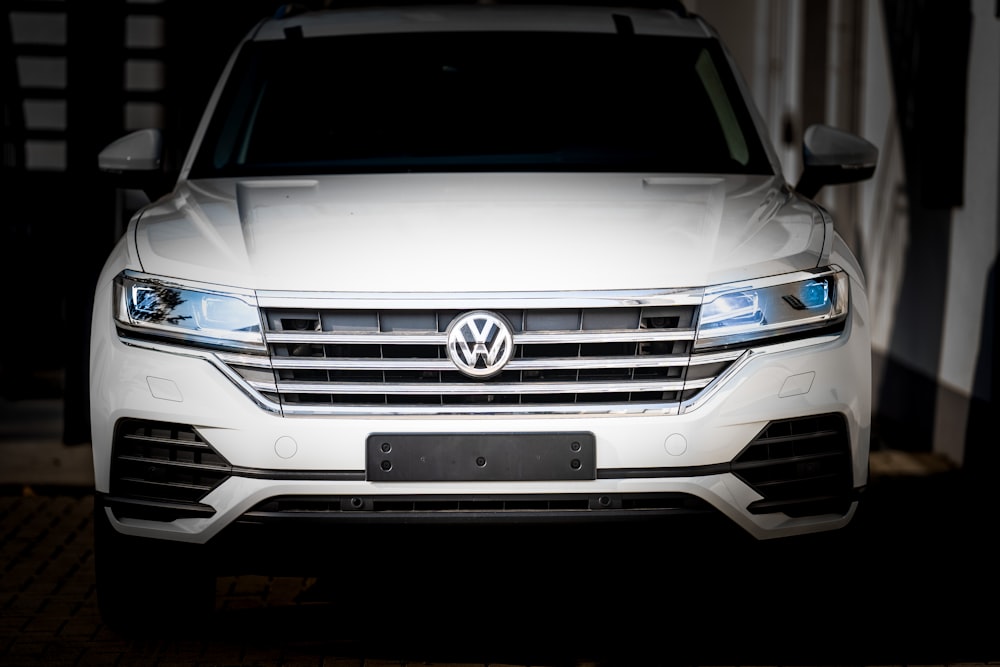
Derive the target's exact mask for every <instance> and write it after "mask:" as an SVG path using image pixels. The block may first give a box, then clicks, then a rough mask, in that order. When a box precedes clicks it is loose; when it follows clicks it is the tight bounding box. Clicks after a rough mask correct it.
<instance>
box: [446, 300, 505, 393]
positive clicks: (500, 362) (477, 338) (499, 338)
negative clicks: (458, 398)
mask: <svg viewBox="0 0 1000 667" xmlns="http://www.w3.org/2000/svg"><path fill="white" fill-rule="evenodd" d="M513 354H514V339H513V337H512V336H511V326H510V324H508V323H507V320H505V319H504V318H503V316H501V315H497V314H496V313H491V312H489V311H486V310H476V311H473V312H471V313H465V314H464V315H461V316H459V317H457V318H455V319H454V320H452V323H451V325H450V326H449V327H448V358H449V359H451V361H452V363H453V364H455V366H456V367H457V368H458V370H460V371H462V372H463V373H465V374H466V375H468V376H469V377H474V378H478V379H485V378H488V377H491V376H493V375H496V374H497V373H499V372H500V371H501V370H502V369H503V367H504V366H505V365H506V364H507V362H508V361H510V358H511V356H512V355H513Z"/></svg>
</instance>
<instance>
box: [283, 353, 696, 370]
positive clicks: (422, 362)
mask: <svg viewBox="0 0 1000 667" xmlns="http://www.w3.org/2000/svg"><path fill="white" fill-rule="evenodd" d="M688 361H689V357H686V356H678V357H652V356H651V357H584V358H578V357H560V358H552V359H513V360H512V361H510V362H509V363H508V364H507V365H506V366H504V370H510V371H524V370H551V369H560V370H562V369H565V370H595V369H603V368H619V369H620V368H672V367H678V366H687V365H688ZM271 363H272V366H273V367H274V368H275V369H279V370H368V371H439V372H444V371H454V370H456V367H455V364H454V363H453V362H452V361H451V360H449V359H353V358H352V359H324V358H318V357H274V358H273V359H272V360H271Z"/></svg>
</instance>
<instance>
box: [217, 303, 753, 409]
mask: <svg viewBox="0 0 1000 667" xmlns="http://www.w3.org/2000/svg"><path fill="white" fill-rule="evenodd" d="M700 296H701V295H700V293H698V294H691V293H680V294H670V295H669V296H666V297H664V296H662V295H659V297H660V298H654V299H642V298H638V295H635V297H636V298H624V297H620V298H617V299H615V300H613V301H614V303H613V305H611V306H606V305H604V304H603V303H601V305H599V306H591V305H589V304H588V305H581V306H573V307H570V306H566V305H564V304H565V303H567V302H569V301H570V299H566V298H559V299H558V303H559V307H524V306H522V305H521V304H520V303H517V302H519V301H521V302H525V301H530V302H531V305H532V306H533V305H534V304H536V303H540V302H541V303H545V302H546V299H539V298H537V297H533V298H531V299H527V298H521V299H516V298H514V299H506V300H504V301H495V302H492V303H491V302H489V301H486V302H484V301H482V300H471V301H465V302H463V306H465V305H468V306H469V307H467V308H462V309H457V308H449V307H444V308H442V307H413V305H412V304H410V303H407V302H399V301H397V302H393V306H394V307H385V306H381V307H357V305H358V304H356V303H354V302H351V301H342V300H340V299H337V298H334V297H330V298H304V299H296V298H295V297H294V296H271V297H267V296H265V297H262V298H261V303H262V306H263V308H262V320H263V324H264V336H265V340H266V342H267V347H268V352H269V356H268V357H267V358H264V357H255V356H253V355H233V354H220V355H219V356H220V358H221V359H223V361H225V362H226V363H227V364H228V365H229V367H230V368H232V369H233V370H235V371H236V372H237V373H239V374H240V375H241V376H242V377H243V379H244V380H245V381H246V382H247V383H248V384H249V385H250V386H251V387H252V388H253V389H255V390H256V391H257V392H258V393H259V394H260V395H262V396H263V397H264V398H265V399H266V400H268V401H271V402H273V403H274V404H275V405H276V406H280V409H281V410H283V411H284V412H286V413H305V414H309V413H313V414H321V413H359V412H360V413H365V412H374V413H387V412H394V411H400V412H406V413H412V412H418V413H419V412H428V413H442V412H446V413H452V412H454V413H463V412H529V413H530V412H548V411H568V410H572V411H574V412H580V411H583V412H586V411H590V410H593V411H598V410H603V409H607V408H612V409H613V408H614V407H615V406H618V407H625V408H632V409H645V408H648V409H664V407H665V406H669V405H675V406H676V405H679V404H680V403H681V402H683V401H688V400H690V399H692V398H693V397H694V396H696V395H697V394H698V393H699V392H701V391H702V390H703V389H705V388H706V387H708V386H709V385H710V384H711V383H712V381H713V380H714V379H715V378H717V377H718V376H719V375H720V374H721V373H722V372H723V371H724V370H725V369H726V368H727V367H728V366H729V365H730V364H731V363H732V362H733V361H734V360H735V359H736V358H737V357H738V356H739V354H740V353H739V352H722V353H714V354H701V355H696V354H692V345H693V342H694V336H695V329H694V326H695V321H696V317H697V309H698V303H699V302H700ZM415 301H416V302H418V303H419V302H420V301H421V300H420V299H416V300H415ZM424 301H427V300H424ZM581 301H587V299H581ZM644 301H646V302H645V303H644ZM300 302H301V303H307V304H308V307H302V306H300V305H299V303H300ZM421 305H422V304H421ZM511 305H516V306H519V307H511ZM546 305H547V304H546ZM475 309H485V310H490V311H492V312H494V313H498V314H500V315H502V316H503V317H504V318H505V319H506V320H507V321H508V322H510V324H511V326H512V328H513V341H514V347H515V350H514V356H513V358H512V359H511V360H510V362H509V363H508V364H507V365H506V366H505V367H504V370H503V371H502V372H501V373H499V374H498V375H496V376H494V377H491V378H489V379H488V380H479V379H475V378H471V377H468V376H466V375H464V374H463V373H461V372H459V371H458V370H457V368H456V367H455V365H454V364H453V363H452V361H451V360H450V359H449V358H448V356H447V353H446V342H447V331H448V326H449V324H451V322H452V320H454V319H455V318H456V317H459V316H460V315H462V314H463V313H466V312H468V311H470V310H475Z"/></svg>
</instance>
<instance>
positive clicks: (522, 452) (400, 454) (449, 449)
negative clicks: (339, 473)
mask: <svg viewBox="0 0 1000 667" xmlns="http://www.w3.org/2000/svg"><path fill="white" fill-rule="evenodd" d="M596 453H597V446H596V442H595V438H594V434H593V433H587V432H561V433H373V434H371V435H369V436H368V439H367V442H366V447H365V467H366V470H367V478H368V480H369V481H373V482H470V481H490V482H500V481H505V482H525V481H567V480H586V479H596V477H597V461H596V459H597V455H596Z"/></svg>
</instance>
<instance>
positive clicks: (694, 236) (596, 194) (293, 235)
mask: <svg viewBox="0 0 1000 667" xmlns="http://www.w3.org/2000/svg"><path fill="white" fill-rule="evenodd" d="M130 233H134V237H133V238H134V241H135V246H136V251H137V253H138V259H139V262H140V264H141V269H142V270H143V271H145V272H147V273H151V274H157V275H160V276H165V277H174V278H184V279H188V280H196V281H204V282H208V283H214V284H217V285H230V286H236V287H243V288H251V289H266V290H296V291H300V290H304V291H347V292H484V291H485V292H490V291H552V290H557V291H562V290H615V289H660V288H673V287H692V286H698V285H707V284H713V283H720V282H727V281H730V280H739V279H743V278H748V277H753V276H760V275H770V274H776V273H781V272H784V271H789V270H794V269H802V268H809V267H813V266H816V265H817V264H818V263H820V262H821V260H822V257H823V254H824V247H828V244H829V243H828V242H829V240H830V236H831V234H832V229H830V228H829V225H828V223H827V222H826V220H825V219H824V216H823V215H821V214H820V212H819V209H818V208H817V207H816V206H815V205H814V204H812V203H811V202H809V201H808V200H804V199H800V198H798V197H795V196H794V195H793V194H791V193H790V192H789V190H788V188H787V186H786V185H785V184H784V182H783V181H782V180H780V179H778V178H775V177H768V176H738V177H735V176H729V177H714V176H712V177H675V176H643V175H636V174H475V173H472V174H380V175H346V176H320V177H316V178H299V179H257V180H231V179H212V180H202V181H192V182H186V183H181V184H179V186H178V187H177V189H176V190H175V191H174V192H173V193H172V194H171V195H169V196H167V197H165V198H163V199H161V200H159V201H158V202H156V203H155V204H153V205H151V206H149V207H147V209H146V210H145V211H144V212H143V213H142V214H141V216H137V218H136V220H134V221H133V226H132V228H131V229H130Z"/></svg>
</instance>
